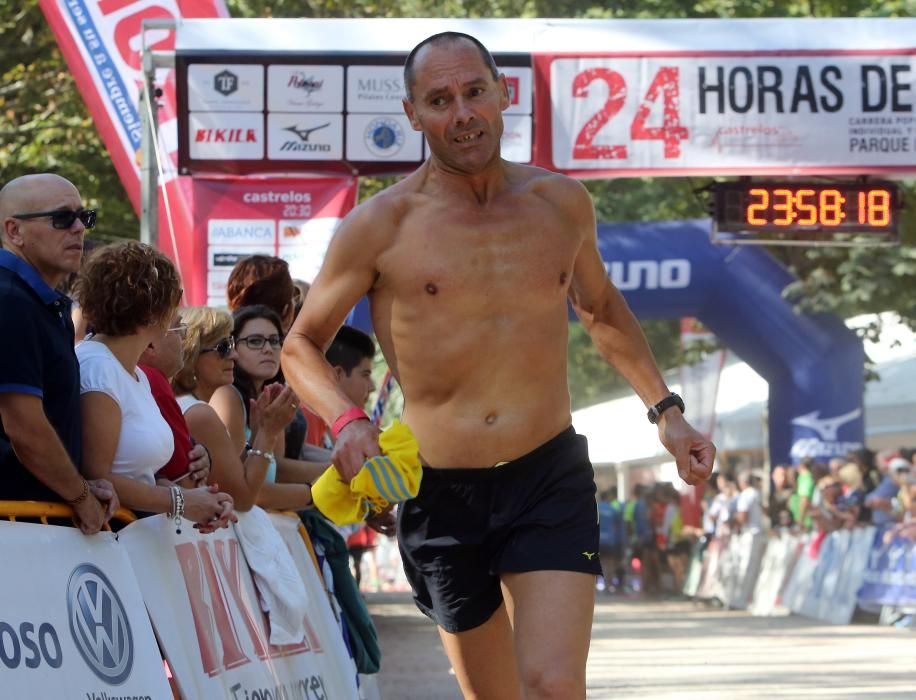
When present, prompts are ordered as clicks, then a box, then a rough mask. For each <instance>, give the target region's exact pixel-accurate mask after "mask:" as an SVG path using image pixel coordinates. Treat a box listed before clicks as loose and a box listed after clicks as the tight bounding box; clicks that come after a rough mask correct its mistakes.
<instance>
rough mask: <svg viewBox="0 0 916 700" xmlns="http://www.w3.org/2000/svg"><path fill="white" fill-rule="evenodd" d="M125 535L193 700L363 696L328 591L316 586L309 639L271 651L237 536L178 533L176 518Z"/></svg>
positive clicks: (137, 526) (156, 622) (162, 636)
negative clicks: (333, 623)
mask: <svg viewBox="0 0 916 700" xmlns="http://www.w3.org/2000/svg"><path fill="white" fill-rule="evenodd" d="M186 524H187V523H186ZM119 536H120V540H121V542H122V543H123V544H124V545H125V547H126V549H127V551H128V553H129V554H130V560H131V563H132V564H133V568H134V571H135V572H136V575H137V579H138V580H139V582H140V588H141V589H142V592H143V600H144V602H145V603H146V606H147V609H148V610H149V615H150V618H151V619H152V621H153V626H154V627H155V629H156V634H157V636H158V638H159V641H160V643H161V645H162V649H163V652H164V654H165V657H166V659H167V660H168V662H169V665H170V666H171V668H172V672H173V673H174V676H175V680H176V681H177V683H178V687H179V690H180V691H181V696H182V697H183V698H187V699H188V700H214V699H216V698H225V699H226V700H247V699H248V698H252V697H272V698H302V699H303V700H330V699H331V698H351V697H356V694H357V693H356V677H355V667H353V666H352V662H351V661H350V659H349V658H348V657H347V655H346V651H345V650H343V651H342V646H343V644H342V640H341V638H340V635H339V633H338V634H332V633H331V632H329V631H328V624H327V621H326V619H325V618H326V617H327V615H328V614H330V611H329V610H325V608H328V602H327V596H326V594H325V593H324V592H323V590H322V589H320V588H317V589H316V588H315V587H314V586H308V584H309V582H306V583H307V587H308V593H309V611H308V613H307V615H306V617H305V620H304V629H305V634H304V637H303V639H302V641H301V642H300V643H298V644H291V645H284V646H276V645H271V644H270V643H269V642H268V637H269V635H268V622H267V619H266V616H265V615H264V614H263V613H262V612H261V609H260V607H259V601H258V593H257V591H256V589H255V585H254V581H253V579H252V575H251V572H250V570H249V569H248V565H247V563H246V561H245V558H244V554H243V552H242V549H241V546H240V544H239V540H238V538H237V537H236V536H235V533H234V530H232V529H231V528H230V529H225V530H219V531H218V532H216V533H214V534H211V535H200V534H199V533H198V532H197V531H196V530H194V529H193V528H191V527H185V528H182V534H176V532H175V528H174V524H173V523H172V522H171V521H170V520H168V519H166V518H165V516H156V517H152V518H144V519H143V520H138V521H137V522H134V523H131V525H129V526H128V527H126V528H125V529H124V530H122V531H121V533H120V535H119Z"/></svg>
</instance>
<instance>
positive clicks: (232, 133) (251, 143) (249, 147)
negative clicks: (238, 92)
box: [188, 112, 264, 160]
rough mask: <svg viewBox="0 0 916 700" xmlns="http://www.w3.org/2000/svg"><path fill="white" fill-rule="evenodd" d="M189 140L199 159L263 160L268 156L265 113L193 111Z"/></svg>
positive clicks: (192, 153)
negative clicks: (265, 145) (265, 152)
mask: <svg viewBox="0 0 916 700" xmlns="http://www.w3.org/2000/svg"><path fill="white" fill-rule="evenodd" d="M188 142H189V144H190V150H191V157H192V158H195V159H197V160H260V159H261V158H263V157H264V115H263V114H261V113H260V112H258V113H245V112H192V113H191V114H190V115H189V116H188Z"/></svg>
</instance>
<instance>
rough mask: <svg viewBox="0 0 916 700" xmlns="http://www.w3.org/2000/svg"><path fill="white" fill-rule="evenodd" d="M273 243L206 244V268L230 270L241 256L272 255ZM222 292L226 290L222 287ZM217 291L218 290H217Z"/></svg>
mask: <svg viewBox="0 0 916 700" xmlns="http://www.w3.org/2000/svg"><path fill="white" fill-rule="evenodd" d="M273 254H274V244H273V242H271V243H270V244H266V245H257V246H250V245H211V246H207V269H208V270H231V269H232V268H233V267H234V266H235V264H236V263H237V262H238V261H239V260H241V259H242V258H247V257H248V256H249V255H273ZM222 291H223V292H225V291H226V290H225V289H223V290H222ZM217 293H219V292H217Z"/></svg>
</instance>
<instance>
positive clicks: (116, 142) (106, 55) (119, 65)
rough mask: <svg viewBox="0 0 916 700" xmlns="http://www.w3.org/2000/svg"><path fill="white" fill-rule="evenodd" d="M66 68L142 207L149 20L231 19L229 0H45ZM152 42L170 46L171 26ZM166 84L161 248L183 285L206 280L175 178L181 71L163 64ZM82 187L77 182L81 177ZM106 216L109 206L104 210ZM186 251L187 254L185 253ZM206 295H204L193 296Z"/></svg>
mask: <svg viewBox="0 0 916 700" xmlns="http://www.w3.org/2000/svg"><path fill="white" fill-rule="evenodd" d="M39 1H40V5H41V9H42V11H43V12H44V15H45V17H46V18H47V20H48V24H49V25H50V26H51V30H52V31H53V32H54V36H55V37H56V39H57V43H58V45H59V46H60V48H61V51H62V53H63V55H64V59H65V60H66V62H67V66H68V67H69V68H70V71H71V72H72V73H73V77H74V80H75V81H76V84H77V86H78V88H79V90H80V93H81V94H82V95H83V99H84V100H85V101H86V106H87V107H88V109H89V114H90V115H91V116H92V120H93V122H94V123H95V124H96V126H97V127H98V130H99V135H100V136H101V138H102V142H103V143H104V144H105V146H106V148H107V149H108V152H109V153H110V154H111V160H112V162H113V163H114V166H115V169H116V170H117V171H118V175H119V176H120V178H121V183H122V184H123V185H124V189H125V190H126V191H127V196H128V197H129V198H130V201H131V204H133V207H134V210H135V211H136V212H137V213H138V214H139V213H140V142H141V139H142V135H143V134H142V123H141V119H140V111H139V110H140V109H141V106H140V94H141V91H142V89H143V82H144V76H143V69H142V53H141V52H142V48H143V38H144V37H143V33H142V27H143V22H144V20H148V19H149V20H153V19H159V20H167V19H179V18H203V19H209V18H216V17H228V16H229V13H228V10H227V9H226V5H225V3H224V2H223V0H97V1H95V0H39ZM145 38H146V43H147V48H148V49H151V50H155V51H171V50H173V49H174V48H175V33H174V32H173V31H164V30H157V31H150V32H147V33H146V35H145ZM156 85H157V87H159V88H160V89H161V90H162V95H161V97H160V98H159V99H158V100H157V104H158V108H157V110H156V112H157V117H158V120H159V130H158V139H157V141H158V144H159V154H160V158H162V160H163V161H164V163H163V168H162V175H161V179H160V190H159V194H158V197H157V199H158V206H159V212H160V214H161V215H160V217H159V232H158V233H159V241H160V247H161V248H162V249H163V251H164V252H165V253H166V254H168V255H169V256H170V257H171V258H172V259H173V260H174V261H175V263H176V264H177V265H178V267H179V271H180V272H181V275H182V278H183V279H184V283H185V285H186V286H185V289H195V288H199V287H201V286H202V285H204V284H205V282H204V281H202V280H199V279H197V278H198V277H199V273H197V269H198V268H195V267H194V266H193V264H192V263H193V260H194V254H193V241H192V231H193V227H192V225H191V221H192V219H193V216H192V210H191V208H190V207H191V205H190V201H189V200H188V199H187V196H186V193H187V192H188V189H189V187H188V186H184V187H183V186H180V185H179V182H178V181H179V180H184V179H186V178H177V177H176V176H175V164H176V163H177V161H178V156H177V140H178V136H177V119H176V116H175V115H176V110H175V72H174V71H173V70H159V71H157V73H156ZM76 185H77V186H79V183H76ZM102 216H104V212H102ZM184 251H187V252H185V254H184V255H182V254H181V253H182V252H184ZM190 298H191V299H194V300H198V301H199V300H201V299H203V298H204V297H202V296H201V295H196V296H195V295H193V294H192V295H190Z"/></svg>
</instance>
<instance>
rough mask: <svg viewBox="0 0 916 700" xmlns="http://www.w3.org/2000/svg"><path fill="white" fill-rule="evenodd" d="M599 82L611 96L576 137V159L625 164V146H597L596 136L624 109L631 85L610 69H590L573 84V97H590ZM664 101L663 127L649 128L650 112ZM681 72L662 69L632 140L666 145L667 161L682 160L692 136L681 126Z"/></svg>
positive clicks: (638, 112) (632, 127)
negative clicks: (590, 88)
mask: <svg viewBox="0 0 916 700" xmlns="http://www.w3.org/2000/svg"><path fill="white" fill-rule="evenodd" d="M596 80H601V81H604V84H605V85H607V89H608V96H607V99H606V100H605V102H604V106H603V107H602V108H601V109H599V110H598V111H597V112H596V113H595V114H593V115H592V116H591V118H590V119H589V120H588V121H587V122H585V125H584V126H583V127H582V129H581V130H580V131H579V134H578V136H576V143H575V145H574V146H573V158H575V159H576V160H618V159H619V160H623V159H625V158H627V157H628V153H627V147H626V146H624V145H617V146H607V145H602V144H595V143H594V140H595V136H596V135H597V134H598V132H599V131H601V129H602V128H604V125H605V124H607V123H608V122H609V121H610V120H611V118H612V117H613V116H614V115H615V114H617V113H618V112H619V111H620V110H621V109H623V105H624V102H625V101H626V98H627V83H626V80H624V77H623V76H622V75H621V74H620V73H618V72H617V71H613V70H611V69H610V68H589V69H588V70H584V71H582V72H581V73H579V74H578V75H576V77H575V79H574V80H573V85H572V94H573V97H588V86H589V85H591V84H592V83H593V82H595V81H596ZM659 94H661V97H662V105H663V110H662V126H652V127H647V126H646V119H648V118H649V111H650V109H651V106H652V104H653V103H655V102H656V101H657V100H658V97H659ZM679 107H680V87H679V70H678V69H677V68H675V67H673V66H664V67H662V68H659V70H658V72H657V73H656V74H655V78H653V79H652V84H651V85H650V86H649V89H648V90H647V91H646V95H645V97H644V98H643V100H642V102H641V103H640V105H639V109H637V110H636V116H635V117H633V122H632V123H631V124H630V138H631V139H633V140H634V141H636V140H646V141H662V142H663V143H664V144H665V158H678V157H679V156H680V155H681V141H682V140H684V139H686V138H687V137H688V135H689V133H688V131H687V127H685V126H681V120H680V114H679V111H678V108H679Z"/></svg>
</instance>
